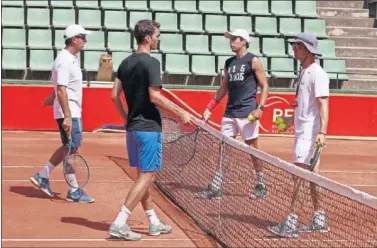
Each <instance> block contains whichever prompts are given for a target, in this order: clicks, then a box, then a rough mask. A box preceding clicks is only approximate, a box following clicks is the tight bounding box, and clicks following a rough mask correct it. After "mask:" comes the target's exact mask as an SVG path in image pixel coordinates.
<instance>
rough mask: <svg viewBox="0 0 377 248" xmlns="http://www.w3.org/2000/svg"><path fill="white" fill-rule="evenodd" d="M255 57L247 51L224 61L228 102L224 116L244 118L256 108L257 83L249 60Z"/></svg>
mask: <svg viewBox="0 0 377 248" xmlns="http://www.w3.org/2000/svg"><path fill="white" fill-rule="evenodd" d="M254 57H255V55H254V54H252V53H249V52H248V53H247V54H245V55H244V56H243V57H241V58H237V57H236V56H233V57H231V58H229V59H227V60H226V61H225V68H226V69H227V70H228V103H227V105H226V110H225V113H224V117H228V118H246V117H247V116H248V115H249V114H250V112H251V111H253V110H255V109H256V108H257V101H256V96H257V83H256V78H255V74H254V72H253V69H252V68H251V61H252V60H253V58H254Z"/></svg>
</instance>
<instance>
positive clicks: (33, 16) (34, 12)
mask: <svg viewBox="0 0 377 248" xmlns="http://www.w3.org/2000/svg"><path fill="white" fill-rule="evenodd" d="M27 25H28V26H29V27H50V10H49V9H48V8H43V9H42V8H27Z"/></svg>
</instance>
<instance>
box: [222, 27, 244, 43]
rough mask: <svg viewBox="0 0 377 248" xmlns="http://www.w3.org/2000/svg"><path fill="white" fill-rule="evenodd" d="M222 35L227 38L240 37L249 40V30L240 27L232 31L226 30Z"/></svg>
mask: <svg viewBox="0 0 377 248" xmlns="http://www.w3.org/2000/svg"><path fill="white" fill-rule="evenodd" d="M224 36H225V37H226V38H228V39H230V38H231V37H241V38H243V39H244V40H246V41H247V42H249V41H250V36H249V32H247V31H246V30H245V29H240V28H239V29H236V30H234V31H233V32H226V33H225V34H224Z"/></svg>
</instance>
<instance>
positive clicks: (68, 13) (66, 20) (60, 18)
mask: <svg viewBox="0 0 377 248" xmlns="http://www.w3.org/2000/svg"><path fill="white" fill-rule="evenodd" d="M75 19H76V18H75V10H74V9H53V10H52V26H54V27H55V28H56V27H57V28H66V27H67V26H68V25H70V24H73V23H75Z"/></svg>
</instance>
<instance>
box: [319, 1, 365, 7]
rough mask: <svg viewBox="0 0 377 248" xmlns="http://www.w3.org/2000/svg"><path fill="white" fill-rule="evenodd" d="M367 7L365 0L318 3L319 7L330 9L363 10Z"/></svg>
mask: <svg viewBox="0 0 377 248" xmlns="http://www.w3.org/2000/svg"><path fill="white" fill-rule="evenodd" d="M364 6H365V4H364V0H358V1H344V0H338V1H317V7H318V8H321V7H329V8H359V9H361V8H363V7H364Z"/></svg>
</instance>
